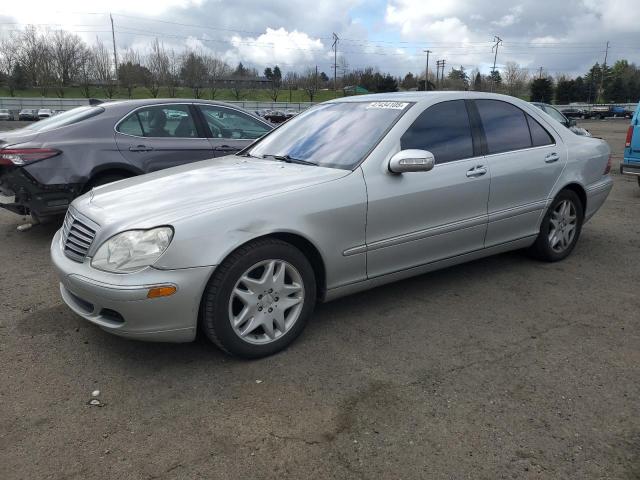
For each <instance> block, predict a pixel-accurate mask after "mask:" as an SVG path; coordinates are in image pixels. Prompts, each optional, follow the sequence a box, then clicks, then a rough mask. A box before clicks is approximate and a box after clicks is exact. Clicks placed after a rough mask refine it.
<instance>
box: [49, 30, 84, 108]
mask: <svg viewBox="0 0 640 480" xmlns="http://www.w3.org/2000/svg"><path fill="white" fill-rule="evenodd" d="M84 49H85V45H84V42H83V41H82V39H81V38H80V37H79V36H78V35H75V34H73V33H69V32H67V31H65V30H56V31H55V32H54V33H53V35H52V37H51V54H52V67H53V78H54V81H55V85H56V94H57V95H58V97H64V88H65V87H68V86H69V84H70V83H71V80H72V79H74V78H75V77H76V75H77V74H78V69H79V67H80V61H81V55H82V54H83V53H84Z"/></svg>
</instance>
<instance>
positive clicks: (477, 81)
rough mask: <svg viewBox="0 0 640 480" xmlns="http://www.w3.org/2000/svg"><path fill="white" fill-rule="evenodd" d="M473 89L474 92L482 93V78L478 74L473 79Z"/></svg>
mask: <svg viewBox="0 0 640 480" xmlns="http://www.w3.org/2000/svg"><path fill="white" fill-rule="evenodd" d="M473 89H474V90H475V91H476V92H481V91H482V76H481V75H480V72H477V73H476V76H475V78H474V79H473Z"/></svg>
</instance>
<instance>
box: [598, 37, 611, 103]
mask: <svg viewBox="0 0 640 480" xmlns="http://www.w3.org/2000/svg"><path fill="white" fill-rule="evenodd" d="M608 55H609V41H608V40H607V48H606V49H605V51H604V62H602V75H600V91H599V92H598V97H599V98H600V100H602V93H603V91H604V72H605V70H606V69H607V56H608Z"/></svg>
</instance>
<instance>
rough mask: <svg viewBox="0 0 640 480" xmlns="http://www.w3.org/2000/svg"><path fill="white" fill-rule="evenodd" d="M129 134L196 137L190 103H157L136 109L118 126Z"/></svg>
mask: <svg viewBox="0 0 640 480" xmlns="http://www.w3.org/2000/svg"><path fill="white" fill-rule="evenodd" d="M117 130H118V132H120V133H124V134H127V135H136V136H139V137H150V138H162V137H168V138H195V137H197V136H198V132H197V130H196V125H195V123H194V121H193V118H192V116H191V112H190V110H189V106H188V105H156V106H153V107H146V108H141V109H139V110H136V111H135V112H133V113H132V114H130V115H129V116H128V117H127V118H125V119H124V120H123V121H122V122H120V124H119V125H118V128H117Z"/></svg>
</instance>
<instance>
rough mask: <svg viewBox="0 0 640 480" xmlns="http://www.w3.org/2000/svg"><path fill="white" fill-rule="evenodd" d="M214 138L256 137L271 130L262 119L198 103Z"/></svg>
mask: <svg viewBox="0 0 640 480" xmlns="http://www.w3.org/2000/svg"><path fill="white" fill-rule="evenodd" d="M198 106H199V107H200V110H201V111H202V113H203V115H204V118H205V120H206V121H207V124H208V125H209V129H210V130H211V134H212V135H213V137H214V138H235V139H241V138H242V139H251V140H253V139H255V138H260V137H261V136H263V135H264V134H265V133H267V132H269V131H271V128H270V127H269V126H268V125H265V124H264V123H262V122H261V121H259V120H257V119H255V118H252V117H251V116H250V115H247V114H245V113H242V112H238V111H236V110H232V109H230V108H224V107H218V106H215V105H198Z"/></svg>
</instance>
